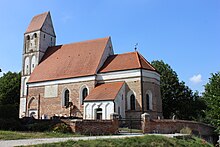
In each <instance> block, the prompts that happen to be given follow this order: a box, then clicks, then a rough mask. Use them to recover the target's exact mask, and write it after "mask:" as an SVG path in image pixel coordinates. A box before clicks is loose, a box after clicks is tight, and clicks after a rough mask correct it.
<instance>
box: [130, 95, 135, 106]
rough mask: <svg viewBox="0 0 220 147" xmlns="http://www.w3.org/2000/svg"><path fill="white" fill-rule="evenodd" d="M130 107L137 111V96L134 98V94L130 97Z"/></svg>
mask: <svg viewBox="0 0 220 147" xmlns="http://www.w3.org/2000/svg"><path fill="white" fill-rule="evenodd" d="M130 106H131V110H135V96H134V94H132V95H131V96H130Z"/></svg>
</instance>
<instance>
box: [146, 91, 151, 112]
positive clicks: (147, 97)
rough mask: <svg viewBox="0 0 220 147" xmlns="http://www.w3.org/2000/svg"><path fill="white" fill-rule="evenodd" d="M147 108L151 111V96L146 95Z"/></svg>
mask: <svg viewBox="0 0 220 147" xmlns="http://www.w3.org/2000/svg"><path fill="white" fill-rule="evenodd" d="M146 107H147V110H150V97H149V94H146Z"/></svg>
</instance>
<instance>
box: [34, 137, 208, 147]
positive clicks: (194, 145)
mask: <svg viewBox="0 0 220 147" xmlns="http://www.w3.org/2000/svg"><path fill="white" fill-rule="evenodd" d="M49 146H53V147H56V146H57V147H59V146H65V147H72V146H76V147H170V146H173V147H212V145H211V144H209V143H207V142H205V141H203V140H201V139H199V138H195V137H193V138H188V139H176V138H168V137H163V136H153V135H146V136H144V137H132V138H125V139H99V140H86V141H83V140H79V141H67V142H60V143H52V144H41V145H35V146H34V147H49Z"/></svg>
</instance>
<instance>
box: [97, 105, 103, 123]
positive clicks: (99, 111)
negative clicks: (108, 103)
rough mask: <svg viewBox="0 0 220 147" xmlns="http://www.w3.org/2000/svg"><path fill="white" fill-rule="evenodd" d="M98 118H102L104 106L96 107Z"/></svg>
mask: <svg viewBox="0 0 220 147" xmlns="http://www.w3.org/2000/svg"><path fill="white" fill-rule="evenodd" d="M96 119H98V120H102V108H98V109H96Z"/></svg>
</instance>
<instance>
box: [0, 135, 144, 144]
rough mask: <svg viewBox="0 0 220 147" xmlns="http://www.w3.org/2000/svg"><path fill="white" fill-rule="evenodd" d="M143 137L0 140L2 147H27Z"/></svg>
mask: <svg viewBox="0 0 220 147" xmlns="http://www.w3.org/2000/svg"><path fill="white" fill-rule="evenodd" d="M136 136H143V134H125V135H113V136H89V137H68V138H38V139H19V140H0V147H12V146H22V145H23V146H26V145H36V144H43V143H55V142H64V141H67V140H74V141H77V140H95V139H107V138H126V137H136Z"/></svg>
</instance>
